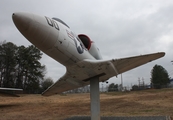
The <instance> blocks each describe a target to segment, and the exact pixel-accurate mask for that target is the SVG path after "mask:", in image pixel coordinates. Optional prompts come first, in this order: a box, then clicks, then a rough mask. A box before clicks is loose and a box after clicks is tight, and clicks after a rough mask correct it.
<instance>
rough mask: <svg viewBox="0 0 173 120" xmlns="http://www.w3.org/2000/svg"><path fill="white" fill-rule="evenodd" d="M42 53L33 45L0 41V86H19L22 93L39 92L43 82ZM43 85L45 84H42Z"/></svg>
mask: <svg viewBox="0 0 173 120" xmlns="http://www.w3.org/2000/svg"><path fill="white" fill-rule="evenodd" d="M42 55H43V53H42V52H41V51H40V50H39V49H37V48H36V47H35V46H34V45H30V46H28V47H25V46H23V45H21V46H16V45H15V44H13V43H12V42H6V41H3V42H1V43H0V87H8V88H20V89H23V91H24V93H40V92H42V91H43V90H44V89H46V88H44V87H43V86H42V85H43V84H44V82H47V81H49V82H50V81H51V84H52V83H53V80H50V78H48V79H46V80H45V79H44V77H45V74H46V69H45V65H41V63H40V59H41V58H42ZM44 86H45V84H44Z"/></svg>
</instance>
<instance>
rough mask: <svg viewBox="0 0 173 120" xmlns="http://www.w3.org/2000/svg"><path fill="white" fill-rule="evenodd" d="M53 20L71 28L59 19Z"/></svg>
mask: <svg viewBox="0 0 173 120" xmlns="http://www.w3.org/2000/svg"><path fill="white" fill-rule="evenodd" d="M52 19H54V20H56V21H58V22H60V23H62V24H63V25H65V26H67V27H68V28H70V27H69V26H68V25H67V24H66V23H65V22H64V21H62V20H61V19H59V18H52Z"/></svg>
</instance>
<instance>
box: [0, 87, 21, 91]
mask: <svg viewBox="0 0 173 120" xmlns="http://www.w3.org/2000/svg"><path fill="white" fill-rule="evenodd" d="M0 91H23V89H17V88H2V87H0Z"/></svg>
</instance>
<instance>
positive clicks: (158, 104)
mask: <svg viewBox="0 0 173 120" xmlns="http://www.w3.org/2000/svg"><path fill="white" fill-rule="evenodd" d="M100 99H101V100H100V102H101V103H100V105H101V116H152V115H156V116H157V115H158V116H172V117H173V112H172V111H173V89H166V90H164V89H163V90H149V91H138V92H128V93H120V92H119V93H108V94H107V93H106V94H101V95H100ZM89 115H90V94H88V93H85V94H68V95H63V96H62V95H56V96H51V97H43V96H41V95H22V96H21V97H17V98H15V97H5V96H3V97H0V116H1V119H3V120H10V119H13V120H30V119H32V120H57V119H58V120H63V119H65V118H68V117H72V116H89Z"/></svg>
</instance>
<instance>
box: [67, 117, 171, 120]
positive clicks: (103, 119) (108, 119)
mask: <svg viewBox="0 0 173 120" xmlns="http://www.w3.org/2000/svg"><path fill="white" fill-rule="evenodd" d="M65 120H91V117H89V116H76V117H75V116H74V117H71V118H67V119H65ZM101 120H171V117H169V116H133V117H101Z"/></svg>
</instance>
